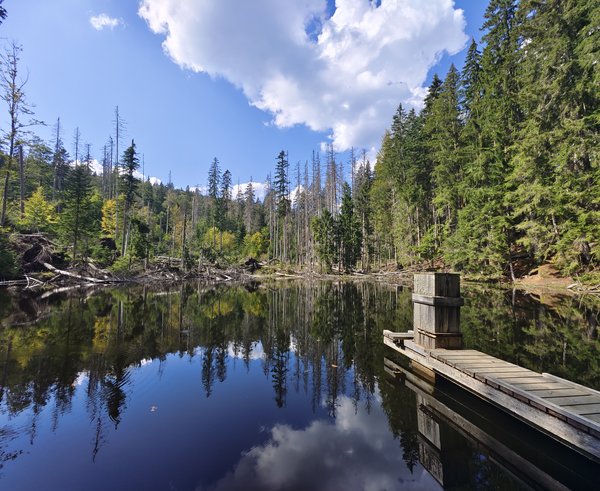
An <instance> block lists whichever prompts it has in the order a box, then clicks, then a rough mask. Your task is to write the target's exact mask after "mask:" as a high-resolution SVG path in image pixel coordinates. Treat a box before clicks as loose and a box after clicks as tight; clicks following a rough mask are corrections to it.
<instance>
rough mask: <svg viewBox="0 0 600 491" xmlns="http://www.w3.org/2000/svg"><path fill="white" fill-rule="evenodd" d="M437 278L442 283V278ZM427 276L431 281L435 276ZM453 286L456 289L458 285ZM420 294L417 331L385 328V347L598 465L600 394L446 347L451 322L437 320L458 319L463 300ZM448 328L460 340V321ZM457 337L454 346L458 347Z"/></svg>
mask: <svg viewBox="0 0 600 491" xmlns="http://www.w3.org/2000/svg"><path fill="white" fill-rule="evenodd" d="M418 276H420V275H418ZM447 276H450V275H447ZM452 276H455V275H452ZM434 279H435V281H438V280H439V277H434ZM455 279H456V278H450V280H452V281H454V280H455ZM427 280H428V282H429V284H433V280H432V279H431V278H428V279H427ZM425 283H427V282H425ZM417 284H418V283H417V281H416V279H415V285H417ZM420 284H423V282H422V281H421V282H420ZM449 290H453V291H456V292H457V291H458V287H456V288H450V289H449ZM418 293H419V294H418V295H414V296H415V297H417V300H415V302H418V304H417V303H415V306H416V308H415V314H417V309H418V314H419V315H418V319H417V318H415V332H414V333H412V332H408V333H393V332H390V331H384V333H383V334H384V343H385V344H386V345H387V346H389V347H390V348H392V349H394V350H395V351H397V352H399V353H401V354H403V355H404V356H406V357H408V358H409V359H410V360H412V361H413V362H416V363H418V364H419V365H420V366H422V367H424V368H425V369H426V370H429V371H431V372H432V374H434V375H437V376H442V377H444V378H446V379H448V380H450V381H451V382H453V383H455V384H457V385H459V386H460V387H462V388H464V389H466V390H469V391H470V392H472V393H474V394H476V395H477V396H479V397H480V398H482V399H484V400H486V401H487V402H490V403H492V404H494V405H496V406H497V407H499V408H501V409H503V410H504V411H506V412H508V413H509V414H511V415H513V416H515V417H517V418H519V419H521V420H523V421H525V422H527V423H528V424H530V425H531V426H533V427H535V428H537V429H539V430H541V431H543V432H545V433H546V434H548V435H550V436H552V437H553V438H555V439H557V440H559V441H560V442H562V443H564V444H566V445H568V446H569V447H571V448H573V449H574V450H576V451H578V452H580V453H582V454H584V455H585V456H586V457H588V458H590V459H592V460H594V461H596V462H599V463H600V392H598V391H596V390H593V389H590V388H588V387H584V386H581V385H579V384H576V383H574V382H570V381H568V380H564V379H561V378H559V377H555V376H553V375H551V374H547V373H537V372H534V371H532V370H528V369H526V368H523V367H520V366H518V365H515V364H512V363H508V362H506V361H503V360H500V359H498V358H494V357H492V356H489V355H487V354H485V353H481V352H479V351H475V350H470V349H469V350H464V349H446V347H447V346H444V343H447V339H448V336H447V334H446V333H447V332H448V330H447V327H448V326H447V324H448V323H447V322H445V323H444V322H442V323H440V322H439V321H438V322H436V321H435V319H436V316H437V318H438V319H439V318H442V319H448V318H451V319H455V320H456V322H458V319H459V318H458V316H457V315H456V312H454V313H452V314H450V315H449V314H448V312H447V310H448V309H452V308H454V309H456V310H458V308H459V305H460V303H459V302H450V301H446V302H438V306H436V305H431V304H427V303H425V302H424V301H423V299H422V298H423V292H418ZM424 304H425V305H431V307H430V309H432V310H431V311H430V312H424V310H423V305H424ZM453 304H454V305H453ZM440 310H441V311H442V312H441V315H440V312H439V311H440ZM428 318H429V319H433V321H432V324H433V326H432V327H431V328H427V323H426V322H425V321H424V320H423V319H428ZM440 326H441V327H442V329H441V330H440ZM450 328H451V332H452V336H454V337H455V339H456V336H457V333H459V330H458V326H457V324H456V323H454V324H451V325H450ZM455 339H454V340H453V341H452V344H451V346H450V347H455V346H457V343H456V340H455ZM440 344H442V346H443V347H440ZM424 345H425V346H424Z"/></svg>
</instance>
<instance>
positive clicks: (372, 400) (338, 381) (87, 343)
mask: <svg viewBox="0 0 600 491" xmlns="http://www.w3.org/2000/svg"><path fill="white" fill-rule="evenodd" d="M465 296H466V299H467V304H466V306H465V307H464V308H463V311H462V319H463V322H462V327H463V333H464V340H465V345H466V346H467V347H471V348H475V349H479V350H482V351H485V352H487V353H490V354H492V355H494V356H498V357H500V358H504V359H507V360H509V361H512V362H516V363H519V364H521V365H523V366H526V367H528V368H532V369H535V370H540V371H548V372H552V373H555V374H556V375H559V376H562V377H565V378H569V379H571V380H574V381H577V382H580V383H583V384H586V385H590V386H592V387H595V388H600V367H599V366H598V363H599V360H600V356H599V355H600V349H599V345H600V343H599V341H598V334H597V326H598V320H599V311H600V308H599V306H598V305H595V304H594V303H593V302H592V301H587V300H586V301H583V302H582V301H580V300H579V299H572V298H549V299H548V298H546V299H542V300H543V302H540V301H539V300H538V299H536V298H533V297H532V296H530V295H526V294H523V293H519V292H514V293H513V292H511V291H505V290H498V289H493V288H468V287H467V289H466V294H465ZM0 319H2V320H1V321H0V360H1V363H2V367H1V374H0V377H1V379H0V411H1V413H0V416H1V417H2V420H6V421H7V422H8V423H9V424H5V425H4V426H0V459H1V461H2V463H5V462H8V461H11V460H14V459H16V458H18V456H19V455H20V452H21V451H22V450H23V449H19V448H13V443H12V442H13V440H14V434H15V431H17V430H16V429H15V428H13V427H11V425H10V420H11V419H14V418H18V417H21V419H20V420H22V419H23V418H22V417H25V416H26V419H27V421H28V422H27V425H26V428H24V430H25V431H26V432H27V434H28V435H29V440H30V442H31V444H33V443H34V442H35V440H36V436H37V432H38V415H39V414H40V413H41V411H42V410H43V409H44V408H46V407H48V408H51V411H52V431H54V432H56V431H57V429H58V427H59V426H60V422H61V418H62V417H64V416H65V415H67V414H69V413H70V412H71V411H72V407H73V404H81V403H82V402H80V401H79V400H78V401H77V402H74V399H76V398H78V397H84V402H83V404H84V405H85V412H86V414H87V417H88V418H89V423H90V433H91V435H92V436H91V440H92V459H93V460H95V459H96V458H97V456H98V454H99V453H100V452H101V451H102V448H103V446H105V445H107V444H109V437H110V435H111V434H112V433H111V432H112V431H113V430H114V429H118V428H119V425H120V424H122V421H123V417H124V414H125V413H127V412H128V411H129V409H128V400H129V399H130V397H131V394H133V392H134V391H135V390H138V388H137V387H135V383H134V382H133V380H134V379H135V377H134V375H133V374H135V373H136V370H137V369H138V368H139V367H141V366H142V365H144V364H146V363H148V362H149V361H151V360H154V361H156V362H157V363H159V364H160V365H161V368H160V370H159V374H160V373H162V372H161V370H162V369H163V364H164V363H165V362H166V360H167V358H168V357H169V356H173V355H175V356H177V357H180V358H188V359H189V360H190V362H192V361H193V360H196V359H199V369H200V374H199V387H201V390H202V393H203V395H204V397H206V398H213V395H214V394H215V391H217V390H220V389H219V386H220V385H221V384H222V385H223V386H224V387H225V386H226V385H227V383H228V370H231V369H232V367H234V366H235V365H236V363H238V360H239V362H241V363H242V365H243V367H245V370H246V371H247V372H250V367H251V365H252V363H254V362H258V363H260V364H261V368H262V373H263V374H264V376H265V377H267V378H268V379H269V381H270V385H271V387H272V398H273V402H274V405H275V407H276V408H282V409H283V408H287V407H288V401H289V399H290V397H294V398H295V399H294V400H295V401H296V404H297V401H298V397H300V396H301V397H303V398H304V399H305V400H306V401H307V402H308V404H309V405H310V410H311V411H312V413H313V414H316V413H317V412H319V411H320V410H322V409H324V411H325V414H326V415H327V416H328V417H329V418H330V421H331V423H330V424H333V425H334V427H335V426H336V425H337V423H335V421H337V420H338V419H339V417H340V411H341V410H343V412H344V415H346V413H347V412H348V411H349V408H353V411H354V413H355V414H356V415H362V414H363V413H364V414H370V413H371V412H372V411H373V410H376V411H380V410H381V409H379V408H380V407H381V408H383V411H384V412H383V413H382V414H385V415H386V418H387V426H388V431H389V430H391V433H390V435H391V438H395V439H397V440H396V441H397V442H398V443H396V445H398V444H399V448H400V451H401V454H402V456H403V460H404V462H405V464H406V466H407V468H408V470H409V471H410V472H412V471H414V470H415V469H417V467H418V458H419V447H418V439H417V421H416V417H417V416H416V410H415V398H414V394H413V393H412V392H410V391H409V390H407V389H406V390H399V389H398V388H389V387H387V385H386V384H385V383H384V382H383V377H382V374H383V354H384V347H383V345H382V343H381V332H382V330H383V329H390V330H396V331H406V330H407V329H410V328H411V325H412V304H411V297H410V290H408V289H406V288H402V287H395V286H389V285H383V284H377V283H372V282H356V283H353V282H314V283H311V282H290V283H286V284H283V285H282V284H270V283H265V284H261V285H258V284H252V285H237V286H229V287H225V286H223V287H210V286H206V285H202V284H185V285H181V286H177V287H173V288H171V289H167V290H166V291H156V290H153V289H151V288H148V287H139V288H124V289H114V290H102V291H100V292H97V293H95V294H90V295H87V294H83V293H82V294H79V295H77V294H71V295H66V294H63V295H61V294H58V295H52V296H50V297H47V298H39V297H35V296H31V295H29V296H19V297H17V296H10V295H7V294H5V293H2V294H1V295H0ZM80 389H84V390H83V391H82V390H80ZM82 392H83V394H84V395H83V396H81V395H78V394H81V393H82ZM296 395H298V396H296ZM374 408H375V409H374ZM323 424H324V423H323ZM315 428H318V429H319V430H320V431H323V432H327V431H330V430H331V428H329V427H319V425H318V424H317V423H313V425H312V426H309V427H308V428H307V430H306V431H308V432H309V433H310V432H312V431H316V430H315ZM334 429H335V428H334ZM295 431H297V430H294V429H292V428H291V427H288V426H286V425H283V426H277V425H276V426H273V428H271V430H270V435H271V443H268V442H266V443H264V444H263V446H262V447H256V448H258V449H260V448H262V449H263V450H264V451H265V452H267V450H268V449H269V448H271V447H270V445H271V446H272V445H276V446H281V445H283V443H282V441H283V440H281V438H283V436H282V435H284V436H285V437H286V438H288V437H289V438H292V439H293V438H296V437H298V436H299V435H296V433H295ZM273 442H275V443H273ZM258 452H259V450H253V451H252V452H250V453H249V454H248V458H247V459H246V460H245V461H244V460H243V461H240V465H242V464H243V463H244V462H246V463H247V462H249V459H251V458H252V456H254V457H256V458H258V457H257V456H258ZM261 455H262V454H261ZM240 469H241V468H240ZM240 472H241V471H240ZM227 479H229V478H227Z"/></svg>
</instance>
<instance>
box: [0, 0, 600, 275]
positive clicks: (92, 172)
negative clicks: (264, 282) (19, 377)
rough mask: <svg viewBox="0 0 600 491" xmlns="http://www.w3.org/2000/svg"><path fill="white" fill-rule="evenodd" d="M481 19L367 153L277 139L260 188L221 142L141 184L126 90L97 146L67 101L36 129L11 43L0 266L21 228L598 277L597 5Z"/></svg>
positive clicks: (247, 252) (499, 3) (126, 262)
mask: <svg viewBox="0 0 600 491" xmlns="http://www.w3.org/2000/svg"><path fill="white" fill-rule="evenodd" d="M1 3H2V2H0V19H3V18H4V17H5V16H6V14H7V12H6V11H5V10H4V8H2V7H1ZM8 15H10V12H8ZM484 19H485V22H484V24H483V26H481V30H482V40H481V43H480V44H479V45H478V44H477V43H476V42H475V40H472V41H471V43H470V46H469V48H468V51H467V54H466V58H465V62H464V65H463V66H462V67H461V68H457V67H455V66H454V65H452V66H451V67H450V69H449V71H448V73H447V74H445V77H444V78H441V77H440V76H438V75H434V77H433V79H432V82H431V84H430V86H429V89H428V93H427V96H426V98H425V101H424V106H423V108H422V110H420V111H416V110H415V109H413V108H410V109H409V108H408V107H406V108H405V107H403V106H402V105H401V104H400V105H399V106H398V108H397V111H396V113H395V115H394V116H393V119H392V121H391V122H390V127H389V129H388V130H387V131H386V132H385V134H384V135H382V140H381V146H380V149H379V151H378V154H377V157H376V161H375V162H374V163H372V162H370V161H369V158H368V157H367V153H366V151H364V150H355V149H352V150H351V151H350V152H348V153H349V157H348V158H346V159H341V158H339V156H338V154H337V153H336V152H335V150H334V148H333V147H332V146H329V147H328V148H327V151H326V152H324V154H320V153H319V152H316V151H313V152H312V154H311V153H310V150H309V151H308V152H307V157H308V158H307V159H305V160H303V159H300V160H297V161H294V162H293V163H290V157H289V155H288V153H287V152H286V151H285V150H282V151H281V152H280V153H279V154H278V155H276V156H273V172H272V174H270V175H268V176H267V177H266V184H267V186H266V188H267V192H266V195H265V197H264V199H262V200H260V199H258V198H257V194H256V190H255V189H254V187H253V183H252V182H250V183H249V184H247V186H246V187H245V189H242V188H240V187H239V186H238V187H237V189H236V187H235V186H233V182H234V180H233V176H232V175H231V173H230V172H229V171H228V170H226V169H222V167H221V163H220V161H219V159H218V158H217V157H215V158H214V160H213V161H212V162H207V163H206V168H207V182H206V186H205V187H201V188H198V187H195V188H190V187H187V188H185V189H176V188H175V187H174V186H173V184H172V183H171V180H170V179H169V182H168V183H166V184H165V183H154V184H153V183H151V182H150V180H149V179H148V178H147V176H144V174H143V173H141V172H140V167H141V162H140V160H141V158H140V149H138V147H137V146H136V144H135V140H133V139H131V140H130V139H129V138H128V139H127V140H125V138H124V136H123V133H124V131H123V129H124V125H125V117H124V116H123V115H122V114H121V113H120V112H119V108H118V106H117V107H115V111H114V120H113V121H112V131H111V135H110V136H109V137H108V139H107V142H106V145H104V147H103V148H102V151H101V153H100V155H92V154H91V150H90V145H89V144H87V143H86V142H85V141H84V140H83V138H82V136H81V132H80V130H79V129H77V130H76V131H75V134H74V135H64V134H63V131H62V127H61V120H60V117H57V120H56V122H55V123H54V136H53V138H52V140H51V141H44V140H43V139H41V138H39V137H38V136H37V135H36V134H35V129H36V128H37V127H38V125H39V124H41V122H40V121H37V120H36V119H35V114H34V106H33V105H32V103H30V101H28V99H27V97H26V91H27V84H26V82H27V77H26V76H24V75H25V74H26V70H25V69H24V67H22V66H21V64H20V56H21V53H22V52H23V49H26V47H22V46H20V45H18V44H17V43H15V42H12V43H8V44H7V46H6V47H5V49H4V52H3V54H2V60H1V73H0V95H1V97H2V102H3V111H4V116H3V121H4V123H3V127H2V128H0V129H1V130H2V135H1V138H2V139H1V147H0V178H1V179H0V182H1V186H0V194H1V196H2V204H1V214H0V227H1V233H0V279H2V278H4V279H8V278H11V277H17V276H18V275H20V274H21V273H22V271H21V268H22V257H21V255H22V251H21V250H20V249H19V243H21V242H22V241H23V240H24V237H32V236H36V237H39V236H40V235H41V236H43V237H44V238H45V240H47V241H48V243H51V244H52V246H53V247H54V248H55V249H56V250H58V251H60V254H62V257H63V258H64V260H65V261H66V262H68V263H71V264H74V263H93V264H96V265H97V266H98V267H101V268H107V269H110V270H112V271H113V272H117V273H121V274H125V273H131V272H132V271H140V270H142V269H147V268H149V267H152V265H153V264H157V262H160V261H164V260H165V258H167V260H168V261H169V264H171V261H174V262H175V263H176V264H178V265H179V267H180V268H181V269H182V270H183V271H193V270H195V269H199V268H200V265H202V264H220V265H223V264H239V263H240V262H242V261H244V260H246V259H247V258H248V257H252V258H256V259H258V260H261V261H264V262H271V263H273V264H276V265H278V266H279V267H281V268H285V269H294V270H296V271H306V272H311V271H312V272H327V273H329V272H339V273H344V272H351V271H354V270H360V271H362V272H369V271H374V270H379V269H382V268H386V269H394V270H395V269H406V268H413V269H425V268H436V269H446V268H447V269H453V270H456V271H460V272H464V273H469V274H474V275H481V276H485V277H489V278H507V279H515V278H516V277H518V276H520V275H523V274H525V273H527V272H529V271H531V270H532V269H534V268H536V267H537V266H539V265H541V264H547V263H550V264H552V265H553V266H554V267H555V268H556V269H557V270H558V271H560V272H561V274H563V275H565V276H567V275H571V276H573V277H577V278H579V279H581V280H582V281H589V282H593V281H595V282H596V283H597V282H598V278H600V273H599V270H600V243H599V239H600V165H599V162H598V156H599V152H600V150H599V149H600V141H599V136H598V135H599V129H600V111H599V108H598V100H599V94H600V90H599V87H600V66H599V63H598V60H599V59H600V6H599V5H598V3H597V2H593V1H592V0H579V1H572V0H568V1H559V0H547V1H539V0H521V1H515V0H491V1H490V3H489V5H488V7H487V10H486V12H485V16H484ZM29 68H30V69H31V76H32V77H35V67H29ZM36 102H37V103H38V104H43V101H36ZM67 147H68V148H67ZM344 160H345V161H344ZM161 167H162V168H167V169H168V168H169V166H168V162H165V163H164V165H161ZM234 190H235V192H234Z"/></svg>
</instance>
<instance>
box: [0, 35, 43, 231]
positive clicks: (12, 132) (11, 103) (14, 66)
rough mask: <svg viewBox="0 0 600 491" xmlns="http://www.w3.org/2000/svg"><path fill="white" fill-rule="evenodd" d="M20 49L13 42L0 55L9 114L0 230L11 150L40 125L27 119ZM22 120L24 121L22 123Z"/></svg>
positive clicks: (29, 109) (0, 86)
mask: <svg viewBox="0 0 600 491" xmlns="http://www.w3.org/2000/svg"><path fill="white" fill-rule="evenodd" d="M22 50H23V48H22V47H21V45H19V44H17V43H15V42H14V41H13V42H12V43H11V44H10V46H9V47H8V48H6V50H5V52H4V53H3V54H2V55H0V65H1V71H0V91H1V94H0V97H1V98H2V100H3V101H4V102H6V105H7V109H8V115H9V128H8V130H7V131H5V132H4V135H3V139H4V141H5V142H7V143H8V154H7V159H6V160H5V161H4V162H0V168H3V169H4V186H3V193H2V212H1V214H0V227H3V226H4V224H5V223H6V204H7V202H8V187H9V186H8V185H9V181H10V173H11V169H12V166H13V162H14V157H15V151H16V148H17V146H18V145H22V144H23V143H25V141H24V140H25V137H26V135H27V130H26V128H28V127H30V126H34V125H38V124H43V123H42V122H41V121H37V120H35V119H27V118H28V117H29V116H32V115H33V110H32V107H33V106H32V105H30V104H29V103H28V102H27V99H26V98H25V92H24V90H23V89H24V87H25V85H26V84H27V80H28V78H29V77H28V76H27V77H25V78H20V77H19V60H20V58H19V56H20V53H21V51H22ZM24 119H27V120H26V121H24Z"/></svg>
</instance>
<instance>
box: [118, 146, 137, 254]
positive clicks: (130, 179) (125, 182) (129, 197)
mask: <svg viewBox="0 0 600 491" xmlns="http://www.w3.org/2000/svg"><path fill="white" fill-rule="evenodd" d="M121 166H122V167H123V173H122V175H121V189H122V194H123V198H124V201H123V205H124V206H123V229H122V239H121V240H122V242H121V255H122V256H125V254H126V252H127V234H128V226H127V220H128V218H129V211H130V208H131V206H132V204H133V199H134V197H135V195H136V191H137V187H138V184H139V179H137V178H136V177H135V173H136V171H137V170H138V169H139V167H140V161H139V158H138V156H137V152H136V150H135V142H134V141H133V140H131V145H130V146H129V147H128V148H127V149H126V150H125V151H124V152H123V159H122V163H121Z"/></svg>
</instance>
